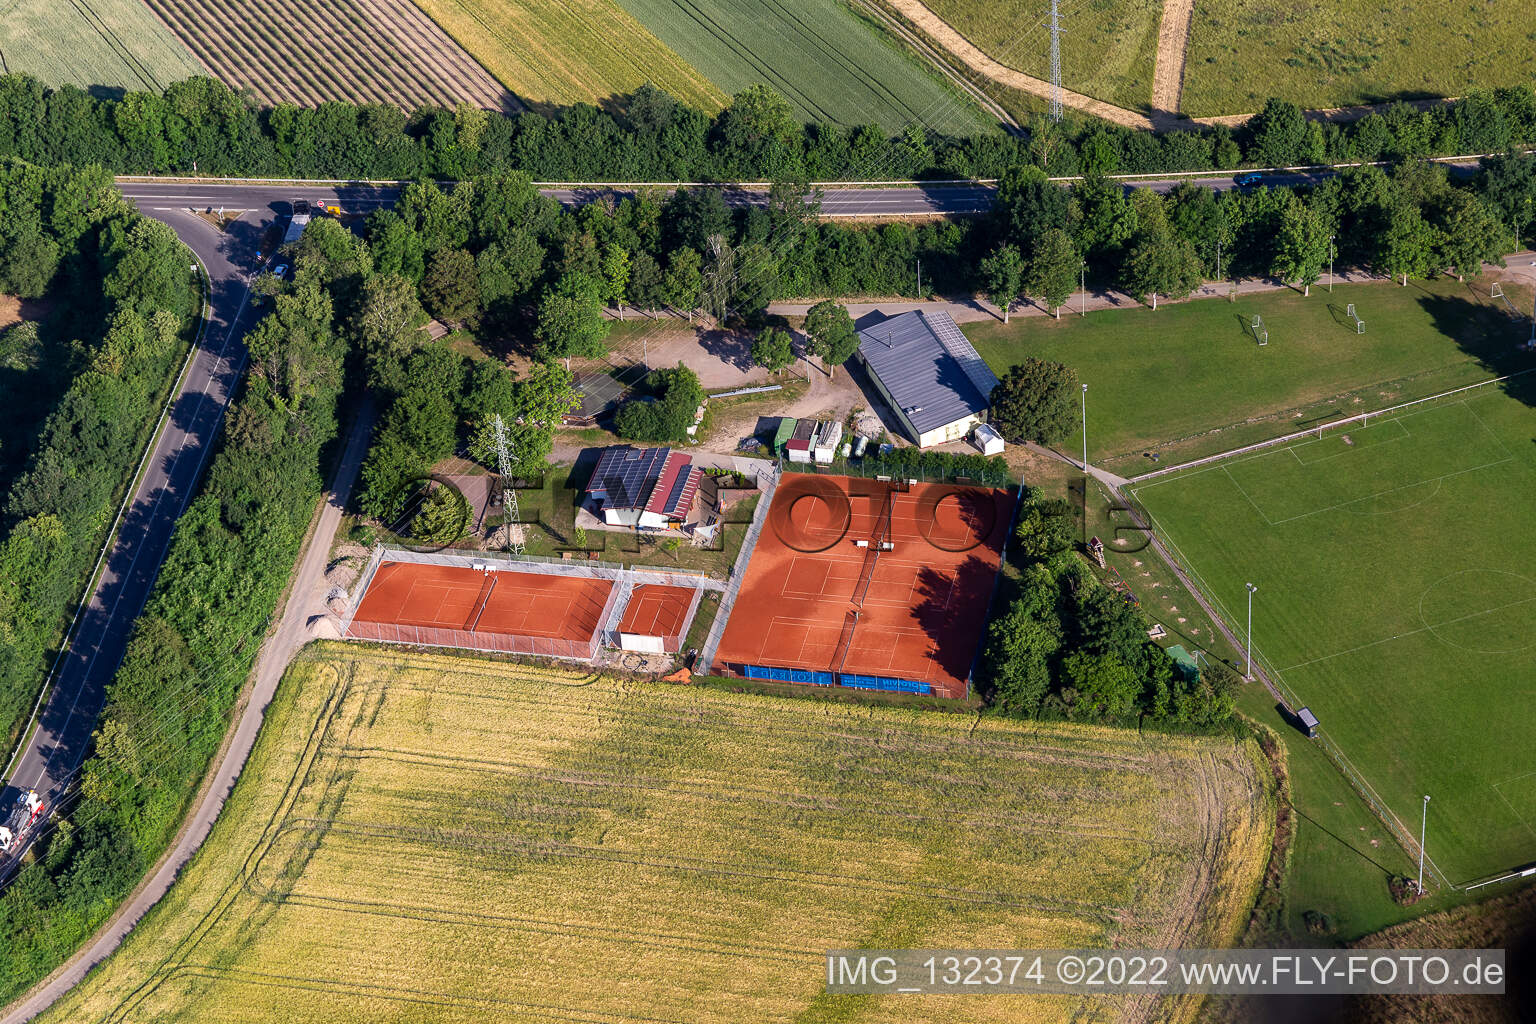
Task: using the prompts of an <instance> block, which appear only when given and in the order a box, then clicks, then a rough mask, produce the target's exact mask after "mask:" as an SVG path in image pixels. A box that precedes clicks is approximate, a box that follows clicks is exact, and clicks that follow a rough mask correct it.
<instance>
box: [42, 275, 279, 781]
mask: <svg viewBox="0 0 1536 1024" xmlns="http://www.w3.org/2000/svg"><path fill="white" fill-rule="evenodd" d="M193 255H194V256H196V253H194V254H193ZM199 262H201V260H199ZM204 273H207V271H206V270H205V271H204ZM210 280H211V279H210ZM209 287H210V290H211V289H212V286H211V285H210V286H209ZM250 297H251V283H250V278H249V277H247V278H246V279H245V293H244V294H243V295H242V296H241V297H240V306H239V308H238V309H236V310H235V315H234V317H233V318H232V319H231V320H230V322H229V332H228V333H227V334H225V335H224V344H222V345H220V346H219V354H218V355H217V356H215V357H214V359H213V363H212V365H211V366H210V367H209V370H208V378H207V379H206V380H205V381H204V382H203V390H202V391H200V392H199V393H198V394H199V397H200V398H207V397H208V389H209V388H210V387H212V386H213V382H214V380H215V378H216V377H217V376H218V367H219V365H220V364H222V363H223V362H224V355H225V353H226V352H228V351H229V343H230V342H231V341H233V340H234V337H235V332H236V331H237V330H238V329H239V327H240V318H241V317H242V316H244V315H245V306H246V303H247V302H248V301H249V300H250ZM249 358H250V353H249V352H246V353H244V354H243V355H242V356H241V358H240V365H239V366H236V367H233V368H232V369H233V379H232V380H231V381H230V385H229V391H228V393H227V394H226V395H225V396H224V402H223V403H222V404H221V405H220V406H219V408H218V415H217V416H215V417H214V419H213V422H212V423H210V424H209V425H208V437H207V438H206V439H205V443H204V444H203V447H202V451H201V452H200V453H199V454H198V458H197V465H196V467H195V468H194V469H193V471H192V479H191V480H190V481H189V482H188V485H187V493H186V494H185V495H183V496H182V499H181V508H179V509H178V510H177V511H176V523H179V522H180V521H181V517H182V514H183V513H185V512H186V510H187V505H188V503H189V502H191V500H192V495H193V493H194V492H195V491H196V490H197V481H198V479H199V478H200V477H201V476H202V475H203V463H204V462H205V461H206V460H207V458H208V453H209V452H210V451H211V450H212V449H213V442H214V440H215V439H216V438H217V436H218V431H219V426H220V425H221V424H222V423H223V421H224V412H225V410H226V409H228V408H229V403H230V401H231V400H232V399H233V398H234V396H235V392H236V391H237V390H238V389H239V386H240V377H241V375H242V374H243V373H244V372H245V364H246V361H247V360H248V359H249ZM194 365H195V362H194ZM183 394H185V392H183ZM191 436H192V435H191V434H190V433H186V432H184V433H183V434H182V435H181V444H180V445H178V446H177V448H176V453H175V455H174V457H173V465H174V464H175V463H179V462H180V461H181V455H182V453H183V452H185V451H186V448H187V441H188V440H189V439H190V438H191ZM173 471H174V470H173ZM170 477H171V474H170V473H167V474H166V482H167V483H169V482H170ZM166 491H167V488H166V487H161V488H159V489H158V490H157V491H156V492H155V503H154V506H153V507H152V508H151V510H150V521H151V522H153V521H154V518H155V516H156V515H157V514H158V512H159V510H160V502H161V501H163V500H164V499H165V493H166ZM175 539H176V524H175V523H173V524H172V527H171V535H170V537H169V538H168V539H167V541H166V545H165V550H163V551H161V552H160V559H159V561H157V562H156V563H155V569H154V572H153V573H152V575H153V576H154V577H156V578H157V579H158V577H159V575H160V566H161V565H163V564H164V563H165V559H166V556H167V555H169V554H170V552H171V543H172V542H174V541H175ZM143 553H144V545H143V544H140V545H139V546H138V548H137V550H135V551H134V553H133V558H132V559H130V560H129V562H128V568H127V569H126V570H125V571H124V573H123V575H122V577H121V578H122V579H125V580H126V579H127V578H128V577H130V576H132V575H133V570H134V567H135V566H136V565H138V563H139V556H140V555H141V554H143ZM153 589H154V585H153V583H151V585H150V586H149V587H148V588H147V589H146V590H145V591H144V599H143V600H142V601H140V602H139V611H138V612H136V613H135V614H134V616H133V617H134V619H138V617H139V614H141V613H142V612H143V611H144V606H145V605H146V604H148V603H149V594H150V591H151V590H153ZM125 590H127V588H126V587H120V588H119V589H118V592H117V597H116V598H114V599H113V601H112V607H111V608H110V609H109V610H108V611H107V622H109V623H110V622H111V621H112V620H113V619H114V618H116V617H117V606H118V605H119V604H121V603H122V600H123V593H124V591H125ZM127 653H128V648H127V646H126V644H125V645H124V647H123V655H124V656H126V655H127ZM100 656H101V640H100V639H99V638H98V639H97V641H96V643H95V645H94V646H93V647H92V649H91V656H90V658H89V659H87V661H86V663H85V669H84V671H85V674H86V675H87V676H89V675H90V673H91V670H92V669H93V668H94V667H95V665H96V659H97V658H98V657H100ZM118 663H119V664H121V663H122V657H119V658H118ZM113 671H114V674H115V673H116V667H115V666H114V669H113ZM84 690H85V687H84V686H80V687H77V688H76V689H75V699H74V700H73V701H71V702H70V705H69V713H68V714H67V715H65V716H64V723H65V724H64V727H65V728H67V727H68V724H69V723H70V722H71V721H73V720H74V717H75V711H76V710H78V709H79V707H80V695H81V693H83V692H84ZM34 739H35V737H34ZM58 749H59V748H58V747H55V748H54V750H53V752H51V753H50V754H49V755H48V759H47V760H46V761H44V762H43V765H42V767H41V768H40V769H39V770H38V774H37V780H36V781H35V782H33V784H32V785H31V786H29V787H28V788H29V789H36V788H37V787H38V786H40V785H42V782H43V779H44V778H46V777H47V775H48V770H49V768H50V767H51V766H52V765H53V759H54V757H55V756H56V755H57V754H58ZM80 754H81V757H82V758H83V757H84V755H85V749H82V750H81V751H80ZM78 766H79V762H78V761H77V762H76V765H75V767H78ZM73 772H74V769H73V768H72V769H71V770H70V773H69V774H73Z"/></svg>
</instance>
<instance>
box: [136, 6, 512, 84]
mask: <svg viewBox="0 0 1536 1024" xmlns="http://www.w3.org/2000/svg"><path fill="white" fill-rule="evenodd" d="M146 3H147V4H148V5H149V7H150V8H151V9H152V10H153V11H154V12H155V14H156V15H158V16H159V18H160V20H161V21H163V22H164V23H165V24H166V25H167V26H169V27H170V29H171V30H172V31H173V32H175V33H176V35H177V36H178V37H180V38H181V40H182V41H183V42H184V43H185V44H186V45H187V46H188V47H189V48H190V49H191V50H192V52H193V53H194V54H195V55H196V56H197V58H198V59H199V60H200V61H202V63H203V64H204V65H206V66H207V67H208V68H209V69H210V70H211V71H213V72H215V73H217V74H218V75H219V77H220V78H222V79H223V80H224V81H226V82H228V83H229V84H230V85H231V86H234V87H237V88H248V89H250V90H251V91H252V92H254V93H255V94H256V95H257V96H258V97H259V98H260V99H262V100H263V101H265V102H268V103H272V102H289V103H298V104H301V105H306V106H314V105H316V104H318V103H320V102H323V101H325V100H350V101H352V102H356V103H388V104H393V105H395V106H398V107H401V108H403V109H405V110H412V109H414V108H416V107H418V106H422V105H436V106H443V107H452V106H454V105H455V104H457V103H460V102H468V103H471V104H474V105H476V106H481V107H489V108H495V109H512V108H514V107H515V106H516V102H515V100H514V99H513V98H512V96H511V94H509V93H508V92H506V90H505V89H503V88H502V86H501V84H500V83H499V82H497V81H496V80H495V79H494V78H493V77H491V75H490V74H489V73H487V72H486V70H485V69H484V68H482V67H481V66H480V65H479V64H477V63H476V62H475V61H474V59H473V58H472V57H470V56H469V55H468V54H467V53H465V52H464V51H463V49H461V48H460V47H459V45H458V44H457V43H455V42H454V41H453V39H452V38H450V37H449V36H448V35H447V34H446V33H445V32H443V31H442V29H440V28H439V27H438V26H437V25H436V24H435V23H434V22H433V21H432V20H431V19H430V18H428V17H427V16H426V15H425V14H423V13H422V12H421V11H420V10H418V9H417V8H416V7H415V6H414V5H413V4H412V3H410V2H409V0H146Z"/></svg>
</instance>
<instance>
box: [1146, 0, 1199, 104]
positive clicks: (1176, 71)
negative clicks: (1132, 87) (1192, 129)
mask: <svg viewBox="0 0 1536 1024" xmlns="http://www.w3.org/2000/svg"><path fill="white" fill-rule="evenodd" d="M1194 13H1195V0H1163V20H1162V21H1161V22H1160V23H1159V24H1158V27H1157V62H1156V63H1155V64H1154V65H1153V67H1152V109H1153V110H1156V111H1161V112H1162V113H1165V114H1177V113H1178V112H1179V99H1180V96H1181V94H1182V93H1183V92H1184V64H1185V62H1186V61H1187V60H1188V58H1189V24H1190V21H1191V20H1192V19H1193V18H1194Z"/></svg>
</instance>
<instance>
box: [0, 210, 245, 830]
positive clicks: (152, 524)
mask: <svg viewBox="0 0 1536 1024" xmlns="http://www.w3.org/2000/svg"><path fill="white" fill-rule="evenodd" d="M150 215H151V216H154V217H156V218H157V219H159V220H163V221H165V222H166V223H167V224H169V225H170V226H171V227H172V228H174V229H175V230H176V233H177V234H178V235H179V236H181V239H182V241H183V242H185V243H186V244H187V246H188V247H189V248H190V249H191V250H192V251H193V252H194V253H195V254H196V256H197V258H198V259H199V260H200V261H201V262H202V264H203V266H204V267H206V268H207V272H208V277H209V294H208V300H209V312H208V316H209V319H208V322H207V324H206V325H205V329H204V330H203V332H202V335H201V337H200V341H199V344H198V348H197V350H196V351H195V352H194V353H193V355H192V358H191V361H190V363H189V364H188V366H187V370H186V372H185V374H184V375H183V377H182V381H181V388H180V390H179V391H178V392H177V394H176V395H175V396H174V397H173V398H172V400H171V401H170V403H169V404H168V407H167V410H166V413H165V415H164V417H163V419H162V422H161V424H160V429H159V434H158V437H157V438H156V440H155V446H154V449H153V451H152V452H151V453H150V455H149V457H148V459H146V460H145V464H144V473H143V478H142V479H141V480H140V481H139V484H138V487H137V488H136V489H135V491H134V493H133V497H132V500H131V501H130V502H129V503H128V505H127V507H126V511H125V514H124V515H123V519H122V522H121V524H120V526H119V528H118V531H117V536H116V538H115V540H114V542H113V545H112V548H111V550H110V552H109V553H108V555H107V557H106V561H105V565H104V567H103V570H102V573H101V576H100V579H99V580H98V581H97V583H96V587H95V589H94V590H93V591H92V592H91V595H90V599H89V600H88V602H87V603H86V606H85V608H84V609H83V611H82V612H81V615H80V617H79V622H78V624H77V626H76V629H75V632H74V634H73V636H72V637H71V638H70V642H69V645H68V648H67V650H66V652H65V654H64V655H63V657H62V658H61V659H60V661H59V664H58V668H57V672H56V673H55V675H54V678H53V688H52V692H51V693H50V694H49V696H48V703H47V704H46V705H45V706H44V708H43V710H42V713H41V715H40V716H39V718H38V721H37V728H36V731H35V732H34V733H33V734H32V736H31V737H30V738H29V740H28V741H27V743H26V745H25V746H24V747H23V748H22V750H21V751H20V753H19V754H18V755H17V756H16V757H15V758H14V759H13V761H12V764H11V767H10V775H9V778H8V779H7V782H8V783H9V786H8V787H7V789H6V792H5V798H6V799H13V798H14V796H15V790H16V789H20V790H27V789H36V790H37V791H38V792H39V793H40V794H41V795H42V796H43V798H44V800H45V802H46V803H47V804H48V806H49V807H52V806H54V805H55V804H56V803H57V802H58V798H59V796H60V795H61V794H62V793H63V792H64V789H65V787H66V786H67V785H68V783H69V782H70V781H71V780H72V779H73V778H74V776H75V774H76V772H77V770H78V769H79V767H80V763H81V761H82V760H83V759H84V757H85V753H86V749H87V747H88V746H89V745H90V740H91V734H92V732H94V731H95V727H96V716H97V715H98V714H99V713H100V711H101V706H102V702H103V698H104V694H105V688H106V685H107V683H108V682H110V681H111V679H112V677H113V675H114V674H115V673H116V671H117V666H118V662H119V661H121V660H122V657H123V650H124V648H125V647H126V645H127V641H128V636H129V635H130V633H131V632H132V630H133V623H134V620H135V619H137V618H138V615H139V612H140V611H141V610H142V609H143V607H144V602H145V600H146V599H147V598H148V596H149V591H150V588H151V586H152V585H153V583H154V580H155V576H156V575H157V574H158V573H159V571H160V563H161V562H162V561H163V560H164V558H165V554H166V550H167V548H168V546H169V544H170V539H171V533H172V531H173V530H174V528H175V526H176V520H177V519H178V518H179V517H180V515H181V513H182V510H183V509H184V508H186V505H187V502H188V501H189V500H190V499H191V496H192V494H193V491H194V489H195V487H196V485H197V479H198V476H199V475H200V474H201V472H202V469H203V466H204V463H205V462H206V461H207V459H208V455H209V453H210V451H211V450H212V447H213V441H214V438H215V436H216V435H217V434H218V430H219V425H220V424H221V423H222V421H223V417H224V409H225V406H227V405H228V404H229V398H230V394H231V392H232V390H233V389H234V387H235V384H236V382H237V381H238V380H239V377H240V373H241V371H242V370H243V368H244V366H245V359H246V354H245V346H244V345H243V344H242V340H241V339H242V338H243V337H244V334H245V331H246V330H247V329H248V328H249V327H250V324H251V322H252V320H253V317H252V316H251V315H250V311H249V306H248V302H247V299H248V298H249V290H248V280H247V269H246V268H247V266H249V264H248V263H245V262H243V261H242V259H241V255H242V254H241V251H240V249H241V246H240V241H239V239H240V234H239V233H235V234H230V235H220V234H219V233H218V232H217V231H215V230H214V229H213V228H212V227H211V226H209V225H208V224H207V223H205V222H204V221H202V220H199V219H198V218H197V217H195V216H193V215H192V214H190V213H187V212H185V211H159V212H155V213H151V214H150ZM251 237H253V238H254V237H255V230H254V228H253V230H252V232H251Z"/></svg>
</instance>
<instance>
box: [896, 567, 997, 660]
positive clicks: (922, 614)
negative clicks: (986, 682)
mask: <svg viewBox="0 0 1536 1024" xmlns="http://www.w3.org/2000/svg"><path fill="white" fill-rule="evenodd" d="M995 575H996V570H995V568H994V567H993V566H992V565H990V564H988V563H987V562H986V561H985V560H983V559H981V558H979V557H977V556H976V555H967V556H966V558H965V559H964V560H963V561H962V562H961V563H960V564H959V565H957V566H955V568H954V569H953V570H951V571H949V572H941V571H939V570H937V569H932V568H928V567H926V566H925V567H923V568H922V569H919V570H918V572H917V587H916V596H917V600H916V603H915V604H914V605H913V613H914V615H915V617H916V618H917V622H918V625H919V626H921V627H922V630H923V633H924V634H925V635H926V636H927V637H928V639H929V640H930V641H931V642H932V643H933V646H934V660H935V661H937V662H938V663H939V665H940V666H942V667H943V669H944V671H946V672H948V673H949V674H950V675H952V676H954V677H955V678H956V679H964V678H965V677H966V676H968V675H969V674H970V671H971V662H972V661H973V660H974V659H975V656H976V651H977V649H978V648H979V646H980V644H981V631H982V620H983V618H984V617H985V616H986V605H987V601H988V599H989V598H990V597H991V595H992V581H993V578H994V577H995Z"/></svg>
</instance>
